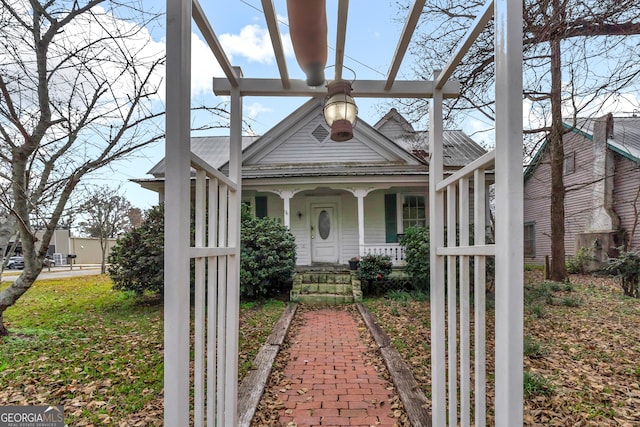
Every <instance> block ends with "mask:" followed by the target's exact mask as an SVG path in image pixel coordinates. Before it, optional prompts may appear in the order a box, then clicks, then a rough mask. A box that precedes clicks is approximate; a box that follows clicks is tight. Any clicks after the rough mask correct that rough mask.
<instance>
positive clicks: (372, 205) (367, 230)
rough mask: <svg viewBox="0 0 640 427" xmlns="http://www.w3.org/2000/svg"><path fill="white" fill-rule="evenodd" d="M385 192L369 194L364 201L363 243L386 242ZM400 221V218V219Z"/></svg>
mask: <svg viewBox="0 0 640 427" xmlns="http://www.w3.org/2000/svg"><path fill="white" fill-rule="evenodd" d="M384 195H385V191H374V192H371V193H369V194H368V195H367V197H365V199H364V236H365V237H364V243H365V244H371V245H374V244H379V243H385V242H386V234H385V229H384ZM400 221H402V218H400Z"/></svg>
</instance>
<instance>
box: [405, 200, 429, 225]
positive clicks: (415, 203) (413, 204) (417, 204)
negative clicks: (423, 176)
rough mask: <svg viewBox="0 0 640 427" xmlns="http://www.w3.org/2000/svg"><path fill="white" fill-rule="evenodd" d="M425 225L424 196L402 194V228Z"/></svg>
mask: <svg viewBox="0 0 640 427" xmlns="http://www.w3.org/2000/svg"><path fill="white" fill-rule="evenodd" d="M426 225H427V215H426V208H425V200H424V196H412V195H407V196H404V200H403V202H402V229H403V231H404V230H406V229H407V228H409V227H413V226H419V227H425V226H426Z"/></svg>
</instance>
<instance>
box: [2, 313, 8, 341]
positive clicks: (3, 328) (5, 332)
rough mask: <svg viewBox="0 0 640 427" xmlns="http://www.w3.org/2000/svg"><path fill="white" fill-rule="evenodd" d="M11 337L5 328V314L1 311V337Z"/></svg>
mask: <svg viewBox="0 0 640 427" xmlns="http://www.w3.org/2000/svg"><path fill="white" fill-rule="evenodd" d="M6 335H9V331H8V330H7V328H6V326H4V312H3V311H0V337H4V336H6Z"/></svg>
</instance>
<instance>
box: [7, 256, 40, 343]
mask: <svg viewBox="0 0 640 427" xmlns="http://www.w3.org/2000/svg"><path fill="white" fill-rule="evenodd" d="M40 270H41V269H40ZM40 270H38V271H31V270H30V269H28V265H27V264H26V263H25V269H24V270H23V271H22V274H21V275H20V277H18V279H17V280H16V281H15V282H13V283H12V284H11V285H10V286H9V287H8V288H6V289H4V290H3V291H2V292H0V336H5V335H8V333H9V331H8V330H7V328H6V326H5V325H4V312H5V311H6V310H7V309H8V308H9V307H11V306H12V305H14V304H15V303H16V301H18V299H20V297H21V296H22V295H23V294H24V293H25V292H27V291H28V290H29V288H30V287H31V285H32V284H33V282H35V280H36V278H37V277H38V274H40Z"/></svg>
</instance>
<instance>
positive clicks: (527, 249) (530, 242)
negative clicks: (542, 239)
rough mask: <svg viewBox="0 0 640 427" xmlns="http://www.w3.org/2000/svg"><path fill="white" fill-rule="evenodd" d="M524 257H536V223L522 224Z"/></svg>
mask: <svg viewBox="0 0 640 427" xmlns="http://www.w3.org/2000/svg"><path fill="white" fill-rule="evenodd" d="M523 240H524V256H526V257H529V258H533V257H535V256H536V223H535V222H527V223H525V224H524V235H523Z"/></svg>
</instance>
